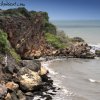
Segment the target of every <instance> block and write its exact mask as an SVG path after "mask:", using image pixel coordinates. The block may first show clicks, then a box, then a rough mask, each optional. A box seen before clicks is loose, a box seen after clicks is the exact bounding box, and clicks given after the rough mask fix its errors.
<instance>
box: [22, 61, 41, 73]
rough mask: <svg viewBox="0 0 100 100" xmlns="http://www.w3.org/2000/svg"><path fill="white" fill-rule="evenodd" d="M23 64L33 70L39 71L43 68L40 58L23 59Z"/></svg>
mask: <svg viewBox="0 0 100 100" xmlns="http://www.w3.org/2000/svg"><path fill="white" fill-rule="evenodd" d="M21 65H22V66H23V67H27V68H29V69H30V70H32V71H35V72H38V71H39V70H40V68H41V63H40V62H39V61H38V60H34V59H33V60H22V61H21Z"/></svg>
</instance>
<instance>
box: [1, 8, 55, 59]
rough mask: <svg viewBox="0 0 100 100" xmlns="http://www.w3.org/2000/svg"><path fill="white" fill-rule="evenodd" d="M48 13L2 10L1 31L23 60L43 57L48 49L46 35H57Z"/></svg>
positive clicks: (23, 9) (21, 9)
mask: <svg viewBox="0 0 100 100" xmlns="http://www.w3.org/2000/svg"><path fill="white" fill-rule="evenodd" d="M48 20H49V17H48V14H47V13H46V12H35V11H27V10H26V9H25V8H17V9H8V10H0V29H2V30H3V31H4V32H6V33H7V34H8V40H9V41H10V43H11V45H12V47H13V48H15V50H16V51H17V53H19V54H20V55H21V57H23V58H28V57H33V56H41V55H42V54H43V52H44V48H46V43H45V38H44V34H45V33H48V32H50V33H52V34H56V28H55V26H54V25H52V24H51V23H49V21H48Z"/></svg>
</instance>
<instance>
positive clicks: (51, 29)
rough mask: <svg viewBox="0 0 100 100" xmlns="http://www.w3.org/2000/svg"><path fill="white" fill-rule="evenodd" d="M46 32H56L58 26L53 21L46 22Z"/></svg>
mask: <svg viewBox="0 0 100 100" xmlns="http://www.w3.org/2000/svg"><path fill="white" fill-rule="evenodd" d="M45 32H46V33H51V34H56V27H55V26H54V25H53V24H51V23H45Z"/></svg>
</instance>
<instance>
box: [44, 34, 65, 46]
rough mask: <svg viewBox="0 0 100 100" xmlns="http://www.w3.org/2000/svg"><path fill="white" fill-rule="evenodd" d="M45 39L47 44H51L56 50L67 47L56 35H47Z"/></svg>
mask: <svg viewBox="0 0 100 100" xmlns="http://www.w3.org/2000/svg"><path fill="white" fill-rule="evenodd" d="M45 39H46V41H47V43H49V44H51V45H52V46H54V47H55V48H64V47H65V45H64V44H63V43H62V42H61V41H60V38H59V37H57V36H56V35H54V34H50V33H45Z"/></svg>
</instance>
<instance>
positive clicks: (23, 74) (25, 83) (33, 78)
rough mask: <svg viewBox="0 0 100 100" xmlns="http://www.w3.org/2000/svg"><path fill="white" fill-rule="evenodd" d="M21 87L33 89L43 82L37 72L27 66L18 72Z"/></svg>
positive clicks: (28, 89)
mask: <svg viewBox="0 0 100 100" xmlns="http://www.w3.org/2000/svg"><path fill="white" fill-rule="evenodd" d="M18 78H19V82H20V88H21V89H22V90H23V91H32V90H34V89H35V87H37V86H38V85H40V84H41V77H40V76H39V75H38V73H37V72H34V71H32V70H30V69H28V68H26V67H23V68H21V69H20V71H19V73H18Z"/></svg>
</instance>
